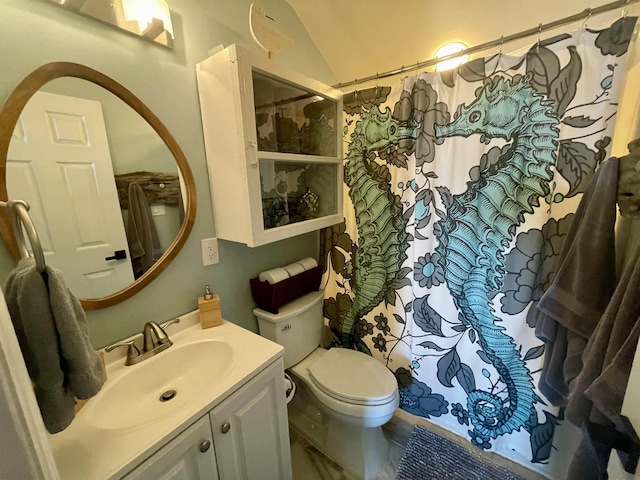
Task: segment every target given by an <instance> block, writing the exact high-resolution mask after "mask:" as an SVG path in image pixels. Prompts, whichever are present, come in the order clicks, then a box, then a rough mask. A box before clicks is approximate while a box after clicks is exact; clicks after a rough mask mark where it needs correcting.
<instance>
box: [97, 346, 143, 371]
mask: <svg viewBox="0 0 640 480" xmlns="http://www.w3.org/2000/svg"><path fill="white" fill-rule="evenodd" d="M118 347H127V359H126V360H125V362H124V364H125V365H131V364H132V361H133V359H134V358H136V357H138V356H140V350H138V347H136V343H135V340H129V341H128V342H117V343H114V344H113V345H109V346H108V347H105V349H104V351H105V352H110V351H112V350H115V349H116V348H118Z"/></svg>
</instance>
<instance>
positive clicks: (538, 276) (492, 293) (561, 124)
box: [321, 18, 635, 469]
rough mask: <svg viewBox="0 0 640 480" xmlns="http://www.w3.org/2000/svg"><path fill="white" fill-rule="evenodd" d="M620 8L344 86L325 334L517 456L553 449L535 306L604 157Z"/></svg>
mask: <svg viewBox="0 0 640 480" xmlns="http://www.w3.org/2000/svg"><path fill="white" fill-rule="evenodd" d="M634 25H635V18H621V19H619V20H618V21H616V22H615V23H614V24H612V25H611V26H610V27H609V28H606V29H603V30H592V29H586V28H583V29H581V30H580V31H577V32H574V33H571V34H569V33H566V34H561V35H557V36H555V37H553V38H550V39H547V40H545V41H541V42H538V43H537V44H536V45H534V46H533V47H531V49H529V50H528V51H527V52H526V53H525V54H524V55H522V56H507V55H502V54H497V55H493V56H490V57H486V58H480V59H476V60H473V61H471V62H469V63H467V64H465V65H463V66H461V67H459V68H458V69H457V70H452V71H447V72H442V73H422V74H420V75H417V76H411V77H407V78H405V79H403V81H402V85H401V86H398V87H397V88H389V87H381V86H376V87H375V88H372V89H368V90H366V91H361V92H358V91H355V92H353V93H351V94H349V95H345V98H344V111H345V115H344V131H343V135H344V146H345V147H344V151H345V163H344V172H345V185H344V198H345V209H344V215H345V222H344V223H342V224H340V225H336V226H334V227H333V228H330V229H325V230H324V231H323V233H322V236H321V249H322V252H321V259H323V260H324V263H325V277H324V285H325V300H324V315H325V317H326V319H327V321H328V324H329V326H330V329H331V331H332V332H333V334H334V335H335V337H334V339H333V344H334V345H336V346H343V347H347V348H356V349H358V350H360V351H363V352H365V353H367V354H370V355H373V356H374V357H375V358H377V359H378V360H380V361H381V362H382V363H383V364H385V365H386V366H387V367H388V368H389V369H390V370H391V371H392V372H393V373H394V374H395V376H396V378H397V381H398V384H399V391H400V407H401V408H402V409H404V410H406V411H407V412H410V413H412V414H414V415H417V416H419V417H423V418H426V419H429V420H430V421H432V422H434V423H436V424H438V425H440V426H442V427H444V428H446V429H449V430H451V431H453V432H455V433H457V434H458V435H461V436H463V437H466V438H467V439H468V440H469V441H470V442H471V443H472V444H473V445H475V446H476V447H479V448H481V449H484V450H493V451H499V452H501V453H502V454H503V455H506V456H510V457H512V458H513V459H515V460H516V461H519V462H522V463H525V464H526V463H530V464H547V463H549V462H550V459H551V457H552V455H558V454H557V453H556V454H554V453H553V452H554V451H556V450H559V451H560V452H562V450H563V445H562V442H560V441H558V440H557V435H556V439H555V441H554V430H556V427H557V426H558V425H559V424H561V423H562V418H561V417H562V414H561V412H560V411H559V410H558V409H557V408H555V407H553V406H552V405H551V404H550V403H549V402H548V401H547V399H545V398H544V396H543V395H542V394H541V393H540V392H539V391H538V389H537V383H538V380H539V376H540V369H541V367H542V361H543V357H544V344H543V343H542V342H541V341H540V340H538V339H537V338H536V337H535V335H534V328H535V325H536V308H535V307H536V304H537V302H538V301H539V299H540V297H541V296H542V294H543V293H544V291H545V289H546V288H547V286H548V285H549V281H550V278H551V276H552V274H553V268H554V261H555V259H556V258H557V255H558V254H559V252H560V247H561V245H562V242H563V239H564V236H565V235H566V233H567V230H568V227H569V224H570V223H571V220H572V218H573V216H574V213H573V212H575V210H576V208H577V205H578V203H579V201H580V198H581V195H582V192H584V190H585V188H586V187H587V185H588V183H589V180H590V178H591V177H592V175H593V172H594V170H595V169H596V168H597V167H598V165H599V164H600V163H601V162H603V161H604V160H605V159H607V158H608V151H609V145H610V143H611V138H612V133H613V127H614V123H615V114H616V109H617V102H618V97H619V90H620V86H621V82H622V80H623V79H624V73H625V68H624V60H625V53H626V52H627V49H628V45H629V41H630V38H631V34H632V32H633V29H634ZM372 381H375V379H372ZM561 454H562V453H561ZM565 455H567V454H566V452H565ZM551 460H553V459H551ZM543 468H544V467H543ZM538 469H539V468H538Z"/></svg>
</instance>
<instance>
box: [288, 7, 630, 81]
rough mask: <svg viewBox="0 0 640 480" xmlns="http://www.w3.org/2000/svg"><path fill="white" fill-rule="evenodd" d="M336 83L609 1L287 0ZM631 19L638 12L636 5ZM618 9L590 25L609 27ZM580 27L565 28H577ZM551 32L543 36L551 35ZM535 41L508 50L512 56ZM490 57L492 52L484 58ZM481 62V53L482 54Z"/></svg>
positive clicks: (548, 20) (575, 25)
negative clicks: (448, 46)
mask: <svg viewBox="0 0 640 480" xmlns="http://www.w3.org/2000/svg"><path fill="white" fill-rule="evenodd" d="M286 1H287V2H288V3H289V4H290V5H291V6H292V7H293V9H294V10H295V12H296V14H297V15H298V17H299V18H300V20H301V22H302V23H303V24H304V26H305V28H306V29H307V31H308V32H309V35H310V37H311V39H312V40H313V41H314V43H315V44H316V46H317V47H318V49H319V50H320V52H321V53H322V55H323V57H324V59H325V61H326V62H327V64H328V65H329V68H331V70H332V71H333V73H334V75H335V77H336V79H337V80H338V81H339V82H347V81H351V80H353V79H356V78H364V77H367V76H370V75H375V74H376V73H378V72H380V73H381V72H384V71H389V70H394V69H396V68H399V67H401V66H404V65H406V66H408V65H413V64H415V63H416V62H418V61H421V62H422V61H425V60H428V59H430V58H432V57H433V54H434V53H435V51H436V50H437V49H438V48H439V47H440V46H442V45H443V44H445V43H449V42H452V41H460V42H463V43H465V44H466V45H467V46H474V45H478V44H481V43H485V42H488V41H492V40H496V39H499V38H500V37H501V36H503V35H504V36H506V35H510V34H513V33H517V32H520V31H522V30H526V29H530V28H533V27H536V26H537V25H538V24H540V23H543V24H544V23H548V22H552V21H554V20H558V19H560V18H562V17H566V16H569V15H573V14H575V13H579V12H582V11H583V10H585V9H586V8H588V7H597V6H600V5H603V4H605V3H609V2H610V0H609V1H607V0H537V1H535V2H533V1H530V0H528V1H523V0H510V1H507V0H447V1H433V0H286ZM628 10H629V13H630V14H634V15H635V14H637V13H638V12H640V8H638V4H635V5H630V6H629V9H628ZM620 14H621V12H620V10H618V11H613V12H610V13H608V14H602V15H599V16H597V17H593V18H590V19H589V23H588V24H589V25H593V26H598V25H604V23H603V22H608V21H611V20H613V19H615V18H617V17H619V16H620ZM581 25H582V22H576V23H575V24H573V25H570V26H565V27H562V28H564V29H567V28H569V29H577V28H580V27H581ZM552 34H553V33H551V32H548V33H545V34H543V35H542V38H545V36H550V35H552ZM533 42H535V37H534V38H529V39H526V40H521V41H519V42H513V43H511V44H509V45H505V46H504V48H503V51H504V52H505V53H508V52H510V51H514V50H516V49H519V48H522V47H524V46H526V45H528V44H531V43H533ZM485 53H491V52H485ZM481 55H482V54H481Z"/></svg>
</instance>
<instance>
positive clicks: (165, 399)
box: [158, 390, 178, 402]
mask: <svg viewBox="0 0 640 480" xmlns="http://www.w3.org/2000/svg"><path fill="white" fill-rule="evenodd" d="M177 394H178V392H176V391H175V390H167V391H166V392H164V393H162V394H161V395H160V398H158V400H160V401H161V402H168V401H169V400H171V399H173V398H175V396H176V395H177Z"/></svg>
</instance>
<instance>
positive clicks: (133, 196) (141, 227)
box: [127, 182, 162, 278]
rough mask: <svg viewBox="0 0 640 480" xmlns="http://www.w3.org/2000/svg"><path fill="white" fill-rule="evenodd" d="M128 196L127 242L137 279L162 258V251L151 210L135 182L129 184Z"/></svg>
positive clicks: (140, 188)
mask: <svg viewBox="0 0 640 480" xmlns="http://www.w3.org/2000/svg"><path fill="white" fill-rule="evenodd" d="M128 195H129V216H128V219H127V240H128V242H129V252H130V254H131V263H132V265H133V273H134V275H135V277H136V278H138V277H139V276H140V275H142V274H143V273H144V272H146V271H147V270H149V268H151V266H152V265H153V264H154V263H155V262H156V261H157V260H158V259H159V258H160V257H161V256H162V249H161V248H160V240H159V239H158V232H157V231H156V226H155V224H154V223H153V218H152V216H151V208H150V207H149V202H147V197H146V196H145V194H144V192H143V191H142V187H140V185H139V184H138V183H136V182H131V183H130V184H129V192H128Z"/></svg>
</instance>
